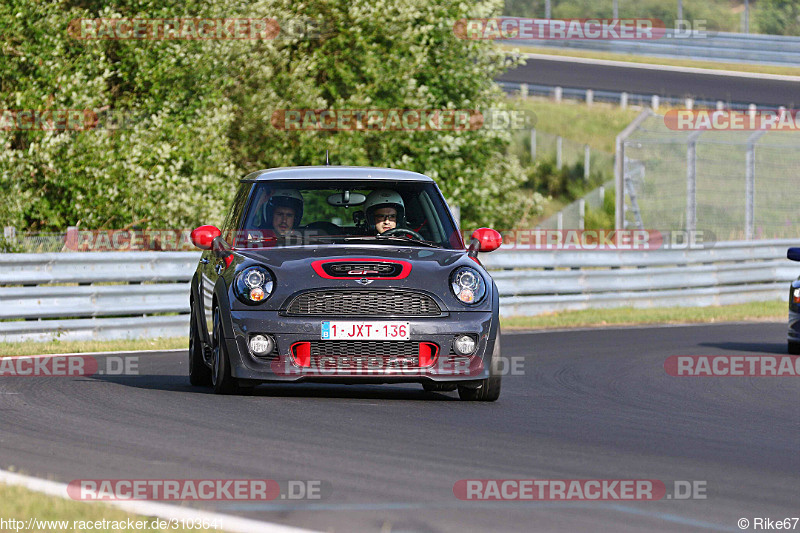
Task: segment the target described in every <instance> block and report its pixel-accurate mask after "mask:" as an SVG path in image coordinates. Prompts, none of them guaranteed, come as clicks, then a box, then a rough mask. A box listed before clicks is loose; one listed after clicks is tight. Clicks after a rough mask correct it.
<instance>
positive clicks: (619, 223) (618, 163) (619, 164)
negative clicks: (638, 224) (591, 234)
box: [614, 109, 653, 230]
mask: <svg viewBox="0 0 800 533" xmlns="http://www.w3.org/2000/svg"><path fill="white" fill-rule="evenodd" d="M652 114H653V112H652V111H651V110H650V109H644V110H643V111H642V112H641V113H639V116H637V117H636V118H635V119H633V121H632V122H631V123H630V124H628V126H627V127H626V128H625V129H624V130H622V132H621V133H620V134H619V135H617V138H616V139H615V140H614V186H615V187H616V190H615V191H614V192H615V196H616V199H615V202H614V207H615V209H614V228H615V229H618V230H620V229H624V228H625V139H627V138H628V137H629V136H630V134H631V133H633V132H634V131H636V128H638V127H639V125H641V123H642V122H644V121H645V119H647V117H649V116H650V115H652Z"/></svg>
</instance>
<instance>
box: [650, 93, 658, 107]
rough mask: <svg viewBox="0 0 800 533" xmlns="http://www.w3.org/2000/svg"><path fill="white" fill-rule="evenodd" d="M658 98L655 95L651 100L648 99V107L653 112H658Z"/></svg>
mask: <svg viewBox="0 0 800 533" xmlns="http://www.w3.org/2000/svg"><path fill="white" fill-rule="evenodd" d="M659 100H660V98H659V97H658V95H657V94H654V95H653V97H652V98H650V107H652V108H653V111H658V103H659Z"/></svg>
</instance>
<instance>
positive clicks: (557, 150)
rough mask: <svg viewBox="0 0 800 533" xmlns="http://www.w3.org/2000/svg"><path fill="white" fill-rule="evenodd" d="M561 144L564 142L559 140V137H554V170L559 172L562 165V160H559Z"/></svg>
mask: <svg viewBox="0 0 800 533" xmlns="http://www.w3.org/2000/svg"><path fill="white" fill-rule="evenodd" d="M563 144H564V140H563V139H562V138H561V135H559V136H558V137H556V168H557V169H558V170H561V167H562V164H563V160H562V158H561V155H562V152H561V149H562V146H563Z"/></svg>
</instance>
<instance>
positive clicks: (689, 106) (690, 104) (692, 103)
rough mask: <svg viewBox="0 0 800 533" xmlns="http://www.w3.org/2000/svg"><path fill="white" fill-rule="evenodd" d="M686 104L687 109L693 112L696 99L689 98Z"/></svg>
mask: <svg viewBox="0 0 800 533" xmlns="http://www.w3.org/2000/svg"><path fill="white" fill-rule="evenodd" d="M684 104H685V105H686V109H689V110H692V109H693V108H694V98H687V99H686V100H684Z"/></svg>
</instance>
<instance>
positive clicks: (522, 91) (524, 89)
mask: <svg viewBox="0 0 800 533" xmlns="http://www.w3.org/2000/svg"><path fill="white" fill-rule="evenodd" d="M519 96H520V97H521V98H527V97H528V84H527V83H523V84H521V85H520V86H519Z"/></svg>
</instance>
